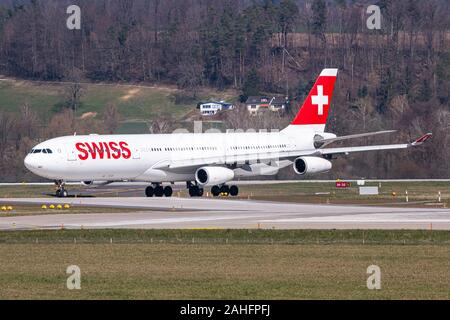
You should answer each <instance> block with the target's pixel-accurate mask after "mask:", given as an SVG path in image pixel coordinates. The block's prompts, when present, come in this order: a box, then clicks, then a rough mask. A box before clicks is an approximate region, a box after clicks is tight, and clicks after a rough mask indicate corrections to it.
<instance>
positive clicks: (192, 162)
mask: <svg viewBox="0 0 450 320" xmlns="http://www.w3.org/2000/svg"><path fill="white" fill-rule="evenodd" d="M431 136H432V134H431V133H427V134H425V135H423V136H421V137H420V138H418V139H416V140H415V141H414V142H411V143H403V144H387V145H375V146H360V147H342V148H324V149H311V150H301V151H284V152H270V153H262V154H261V153H254V154H244V155H237V156H236V155H232V156H223V157H204V158H194V159H189V160H165V161H162V162H160V163H157V164H156V165H154V166H153V167H152V169H163V170H176V169H187V168H195V167H201V166H211V165H236V166H238V167H239V166H240V165H245V164H248V163H256V162H258V161H260V162H270V161H272V162H274V161H275V162H276V161H280V160H292V161H293V160H294V159H295V158H297V157H302V156H313V157H314V156H316V157H320V156H324V155H347V154H350V153H354V152H364V151H375V150H394V149H406V148H411V147H416V146H419V145H421V144H423V143H424V142H425V141H426V140H428V139H429V138H431Z"/></svg>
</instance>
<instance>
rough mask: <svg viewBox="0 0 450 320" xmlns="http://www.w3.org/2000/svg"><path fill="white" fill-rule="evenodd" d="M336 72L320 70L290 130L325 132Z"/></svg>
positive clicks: (334, 70) (335, 70) (333, 70)
mask: <svg viewBox="0 0 450 320" xmlns="http://www.w3.org/2000/svg"><path fill="white" fill-rule="evenodd" d="M337 71H338V70H337V69H323V70H322V72H321V73H320V75H319V77H318V78H317V81H316V83H315V84H314V86H313V87H312V88H311V91H310V92H309V94H308V97H307V98H306V100H305V102H304V103H303V105H302V106H301V108H300V111H299V112H298V114H297V116H296V117H295V118H294V120H293V121H292V122H291V125H290V127H292V128H291V129H294V128H297V129H303V128H307V127H308V128H311V129H313V130H314V131H318V132H323V131H324V130H325V124H326V122H327V118H328V111H329V110H330V105H331V100H332V97H333V90H334V83H335V82H336V77H337Z"/></svg>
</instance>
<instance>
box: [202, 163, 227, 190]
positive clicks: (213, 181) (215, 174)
mask: <svg viewBox="0 0 450 320" xmlns="http://www.w3.org/2000/svg"><path fill="white" fill-rule="evenodd" d="M233 178H234V171H233V170H231V169H228V168H224V167H202V168H200V169H198V170H197V171H196V172H195V180H196V181H197V183H198V184H199V185H201V186H214V185H218V184H222V183H225V182H227V181H230V180H233Z"/></svg>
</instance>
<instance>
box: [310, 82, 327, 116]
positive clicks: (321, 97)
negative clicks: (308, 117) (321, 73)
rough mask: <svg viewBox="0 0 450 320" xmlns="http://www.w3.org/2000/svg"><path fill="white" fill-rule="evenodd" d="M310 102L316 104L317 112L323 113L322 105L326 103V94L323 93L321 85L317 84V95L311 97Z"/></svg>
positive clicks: (320, 114)
mask: <svg viewBox="0 0 450 320" xmlns="http://www.w3.org/2000/svg"><path fill="white" fill-rule="evenodd" d="M311 101H312V104H315V105H317V114H318V115H319V116H322V115H323V106H324V105H328V96H324V95H323V86H317V96H312V97H311Z"/></svg>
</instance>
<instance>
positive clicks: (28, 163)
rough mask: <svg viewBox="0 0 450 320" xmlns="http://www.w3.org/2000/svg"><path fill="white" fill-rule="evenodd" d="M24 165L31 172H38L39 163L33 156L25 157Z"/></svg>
mask: <svg viewBox="0 0 450 320" xmlns="http://www.w3.org/2000/svg"><path fill="white" fill-rule="evenodd" d="M23 163H24V165H25V167H26V168H27V169H28V170H30V171H33V170H36V169H37V168H38V163H37V161H36V158H35V157H33V156H31V155H27V156H26V157H25V159H24V160H23Z"/></svg>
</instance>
